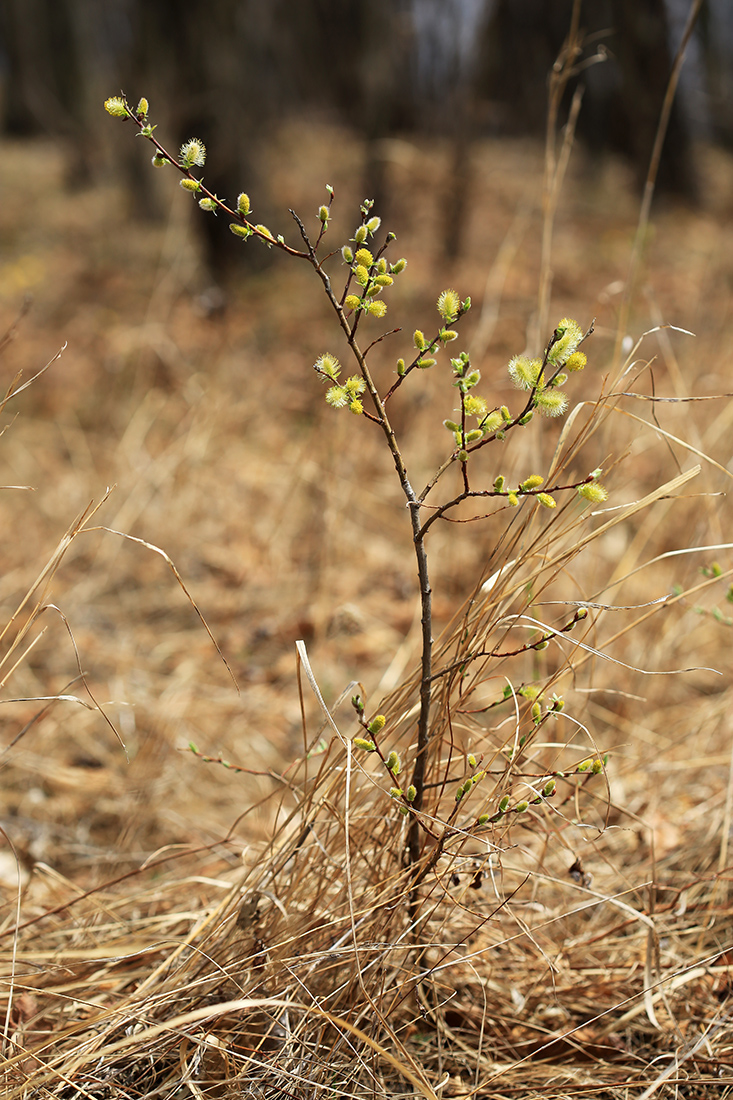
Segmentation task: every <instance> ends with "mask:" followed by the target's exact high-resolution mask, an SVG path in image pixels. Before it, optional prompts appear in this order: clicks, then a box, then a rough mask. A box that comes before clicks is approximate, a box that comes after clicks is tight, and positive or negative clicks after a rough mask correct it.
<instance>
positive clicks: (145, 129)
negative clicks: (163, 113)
mask: <svg viewBox="0 0 733 1100" xmlns="http://www.w3.org/2000/svg"><path fill="white" fill-rule="evenodd" d="M157 129H158V127H157V126H151V125H150V124H149V123H146V125H145V126H141V127H140V137H146V138H151V137H152V136H153V130H157Z"/></svg>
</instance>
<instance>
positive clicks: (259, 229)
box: [255, 225, 275, 241]
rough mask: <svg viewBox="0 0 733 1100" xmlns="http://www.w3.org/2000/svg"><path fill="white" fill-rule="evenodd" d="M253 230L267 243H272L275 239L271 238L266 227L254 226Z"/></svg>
mask: <svg viewBox="0 0 733 1100" xmlns="http://www.w3.org/2000/svg"><path fill="white" fill-rule="evenodd" d="M255 229H256V230H257V232H258V233H261V234H262V236H263V237H266V238H267V240H268V241H274V240H275V238H274V237H273V235H272V233H271V232H270V230H269V229H268V228H267V226H266V225H256V226H255Z"/></svg>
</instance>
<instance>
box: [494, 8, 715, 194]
mask: <svg viewBox="0 0 733 1100" xmlns="http://www.w3.org/2000/svg"><path fill="white" fill-rule="evenodd" d="M571 10H572V0H496V3H495V8H494V14H493V17H492V19H491V21H490V24H489V28H488V33H487V36H486V41H485V50H484V57H485V61H484V73H483V78H482V81H481V84H482V90H483V92H484V94H486V95H487V96H488V97H489V98H491V99H494V100H497V101H498V102H499V103H501V104H502V105H503V108H504V129H505V130H506V131H507V132H511V133H527V132H534V133H537V134H539V133H541V132H542V130H543V128H544V124H545V108H546V103H547V92H546V76H547V73H548V72H549V70H550V67H551V66H552V63H553V62H554V60H555V57H556V56H557V54H558V52H559V50H560V48H561V46H562V43H563V40H564V37H565V34H566V33H567V30H568V27H569V25H570V14H571ZM580 22H581V28H583V29H584V32H585V35H586V41H587V42H588V44H589V46H588V51H587V53H588V54H589V55H590V54H592V53H593V52H594V51H595V50H596V49H597V48H598V45H599V44H601V43H602V44H604V45H606V46H607V49H608V54H609V58H608V60H607V61H605V62H603V63H601V64H598V65H593V66H591V67H590V68H588V69H587V70H586V71H585V72H584V73H582V74H581V75H580V76H579V78H578V79H579V80H581V81H582V82H583V83H584V84H585V86H586V95H585V97H584V102H583V108H582V110H581V114H580V119H579V123H578V134H579V136H580V137H581V138H582V139H583V140H584V141H585V143H586V144H587V145H588V147H589V148H590V149H591V150H592V151H594V152H596V153H598V152H600V151H601V150H604V149H612V150H614V151H616V152H619V153H621V154H623V155H624V156H626V157H627V158H628V159H629V160H630V161H631V163H632V164H633V165H634V168H635V171H636V174H637V177H638V179H639V182H640V183H641V182H643V180H644V179H645V178H646V173H647V169H648V166H649V158H650V155H651V150H652V145H653V142H654V136H655V134H656V129H657V123H658V121H659V115H660V111H661V108H662V102H663V99H664V95H665V92H666V89H667V84H668V81H669V76H670V72H671V69H672V60H673V56H672V50H671V48H670V42H669V25H668V20H667V11H666V7H665V0H593V2H590V3H589V2H586V3H585V4H584V5H583V7H582V9H581V21H580ZM570 93H572V88H571V89H570ZM690 146H691V142H690V134H689V131H688V126H687V120H686V116H685V113H684V111H682V110H681V109H680V106H679V103H677V102H676V103H675V105H674V107H673V110H672V116H671V118H670V122H669V128H668V132H667V139H666V142H665V146H664V151H663V154H662V162H661V165H660V171H659V176H658V181H657V186H658V188H659V190H661V191H667V192H674V193H676V194H679V195H683V196H685V197H689V198H692V197H694V195H695V193H696V179H695V175H694V171H693V168H692V164H693V158H692V156H691V152H690Z"/></svg>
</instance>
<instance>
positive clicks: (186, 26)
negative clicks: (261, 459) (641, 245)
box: [0, 0, 733, 280]
mask: <svg viewBox="0 0 733 1100" xmlns="http://www.w3.org/2000/svg"><path fill="white" fill-rule="evenodd" d="M572 10H573V0H372V2H371V3H370V4H361V3H357V2H356V0H298V2H297V3H292V0H268V2H267V3H262V2H261V0H208V2H207V3H206V4H180V3H175V2H174V0H155V2H152V3H151V2H150V0H145V2H143V0H4V2H3V4H2V6H0V76H1V81H0V87H1V89H2V90H1V99H0V119H1V124H2V129H3V131H4V132H5V133H6V134H11V135H34V134H35V135H38V134H45V135H53V136H56V137H60V138H62V139H63V140H64V142H65V145H66V150H67V158H68V160H67V172H68V176H69V179H70V180H71V181H73V182H75V183H77V184H81V183H89V184H92V183H98V182H100V179H101V178H103V177H104V176H105V174H107V175H108V174H109V172H110V170H111V169H114V170H115V171H116V172H117V173H122V174H124V178H125V179H126V180H127V187H128V195H129V202H130V204H131V205H132V206H133V207H134V209H135V212H136V213H138V214H139V215H141V216H148V217H150V216H155V215H156V213H157V215H158V216H162V211H161V203H160V201H159V200H158V201H157V202H156V198H157V196H156V193H155V190H154V180H153V179H152V177H151V173H150V172H148V171H147V159H148V156H147V154H148V150H147V148H146V147H143V148H140V147H139V146H142V144H143V143H141V142H138V143H131V142H120V141H118V140H116V138H117V135H114V137H110V129H109V127H108V126H107V125H106V123H107V119H106V118H105V116H104V115H103V114H102V113H101V112H100V109H99V105H100V102H101V101H102V100H103V99H104V98H105V97H106V96H107V95H110V94H113V93H114V92H116V91H119V90H123V91H124V92H125V93H126V94H127V95H128V96H129V97H130V98H131V99H133V100H135V99H136V98H137V97H138V96H139V95H141V94H144V95H146V96H147V97H148V99H149V100H150V101H151V103H152V104H153V112H154V116H155V118H156V120H157V121H158V122H159V123H160V124H161V130H165V132H166V134H167V135H170V134H171V133H172V134H174V135H175V137H176V138H177V139H178V140H179V141H184V140H186V139H187V138H188V137H190V136H192V135H194V134H195V135H198V136H202V137H204V138H205V140H206V141H207V142H208V143H209V144H210V145H211V146H212V148H215V149H216V158H215V160H214V159H212V162H211V166H210V167H209V166H207V184H208V186H209V187H211V188H212V189H213V190H215V191H216V192H217V193H218V194H221V195H224V196H233V195H234V194H236V193H237V192H238V191H239V190H241V188H242V187H246V188H247V189H248V190H249V191H250V192H251V193H256V194H258V195H262V194H263V192H264V194H265V195H266V193H267V181H266V180H265V179H263V178H262V173H263V170H262V150H263V147H266V146H267V144H268V141H269V140H270V139H271V135H272V133H273V128H274V127H276V126H277V124H278V123H280V122H282V121H283V120H288V119H292V118H295V119H304V120H306V119H308V118H317V119H320V120H321V121H325V122H327V123H336V124H338V125H343V126H347V127H349V128H351V129H353V130H354V131H355V132H356V133H358V134H359V135H360V136H361V137H363V138H364V139H365V141H366V143H367V154H366V158H365V168H364V175H365V178H364V193H365V194H368V195H369V196H370V197H372V198H374V199H375V200H376V208H378V209H380V210H381V211H382V213H383V214H389V209H388V196H387V194H386V193H385V187H384V180H385V163H386V161H387V160H388V159H389V158H390V156H392V155H394V150H393V149H392V148H391V146H390V142H393V141H394V140H395V139H398V138H399V137H400V136H405V135H411V134H417V133H421V134H427V135H434V136H441V137H443V138H448V139H449V140H450V143H451V147H452V176H453V182H452V186H451V202H450V204H449V207H450V208H449V210H447V212H446V216H445V224H444V226H443V227H442V231H443V237H444V243H445V250H446V253H447V254H452V255H453V256H455V255H458V254H459V253H460V250H461V233H462V231H463V230H464V221H465V219H464V218H463V217H462V212H463V208H464V205H465V202H466V194H467V188H468V175H469V174H470V156H469V153H468V151H469V149H470V146H471V144H472V142H475V141H476V140H479V139H481V138H485V137H497V136H504V135H506V136H513V137H516V136H523V135H527V134H534V135H541V134H542V133H543V130H544V127H545V120H546V102H547V95H546V86H547V78H548V72H549V71H550V69H551V67H552V64H553V62H554V60H555V58H556V57H557V55H558V51H559V50H560V49H561V47H562V43H563V40H564V38H565V36H566V34H567V32H568V28H569V26H570V21H571V15H572ZM688 10H689V5H688V3H687V0H593V2H592V3H585V4H583V5H581V13H580V27H581V31H582V33H583V37H584V42H585V51H584V54H583V56H582V58H581V60H580V62H579V64H578V66H577V68H578V72H577V75H576V77H575V79H574V81H572V82H571V84H570V86H569V88H568V93H567V102H566V105H565V106H566V108H567V106H568V104H569V100H570V96H571V95H572V92H573V90H574V87H575V86H576V85H577V84H578V83H580V84H582V85H583V88H584V104H583V109H582V111H581V114H580V120H579V124H578V133H579V136H580V138H581V140H582V141H583V142H584V144H585V145H586V146H587V148H588V149H589V150H590V151H591V153H592V154H593V155H594V158H596V159H597V158H601V157H602V156H603V154H606V153H608V152H614V153H620V154H622V155H623V156H625V157H626V158H628V159H629V161H630V162H631V164H632V165H633V168H634V171H635V173H636V178H637V180H638V181H641V180H643V179H644V176H645V173H646V169H647V165H648V161H649V154H650V150H651V146H652V142H653V138H654V133H655V129H656V125H657V120H658V118H659V112H660V107H661V104H662V100H663V97H664V93H665V89H666V86H667V82H668V78H669V73H670V68H671V59H672V57H673V56H674V52H675V50H676V48H677V45H678V43H679V40H680V38H681V35H682V30H683V27H684V23H685V20H686V17H687V13H688ZM732 90H733V8H731V6H730V4H729V3H728V0H706V3H705V4H704V5H703V10H702V13H701V17H700V19H699V20H698V25H697V29H696V32H695V37H694V39H693V42H692V46H691V49H690V51H689V58H688V62H687V64H686V67H685V70H684V78H683V82H682V86H681V89H680V94H679V95H678V97H677V100H676V102H675V105H674V108H673V113H672V118H671V120H670V126H669V131H668V138H667V141H666V144H665V149H664V154H663V158H662V164H661V166H660V174H659V179H658V190H659V191H661V192H668V193H669V192H671V193H675V194H676V195H678V196H681V197H683V198H685V199H687V200H690V201H695V199H696V198H697V196H698V188H699V180H698V178H697V176H696V170H695V157H694V154H693V144H694V141H695V140H696V139H699V138H704V139H706V140H713V141H716V142H720V143H724V144H726V145H730V144H731V143H732V142H733V95H732V94H731V92H732ZM112 141H114V145H112V144H110V143H111V142H112ZM269 213H270V212H269V211H268V210H267V209H264V208H263V205H262V199H260V214H261V216H263V218H264V220H265V221H266V220H267V216H268V214H269ZM199 229H200V231H201V232H202V233H203V234H205V241H204V245H205V256H206V259H207V261H208V265H209V269H210V271H211V274H212V275H213V276H214V277H216V278H217V279H218V280H221V279H223V278H225V277H226V274H227V269H228V268H229V267H230V266H231V265H232V264H233V263H236V262H239V263H244V262H246V263H249V264H255V265H256V264H262V263H263V262H264V261H265V259H266V257H264V256H263V251H262V250H254V249H247V250H244V249H239V250H235V249H232V248H231V242H230V240H229V234H228V233H227V227H226V225H225V224H221V223H220V222H217V221H216V220H215V219H213V218H209V219H200V226H199ZM245 257H246V258H247V259H246V260H245V259H244V258H245Z"/></svg>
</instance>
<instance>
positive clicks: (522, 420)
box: [519, 409, 534, 426]
mask: <svg viewBox="0 0 733 1100" xmlns="http://www.w3.org/2000/svg"><path fill="white" fill-rule="evenodd" d="M533 416H534V411H533V410H532V409H530V410H529V412H527V413H525V414H524V416H520V418H519V423H520V424H521V425H522V426H524V425H525V424H529V422H530V420H531V419H532V417H533Z"/></svg>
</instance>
